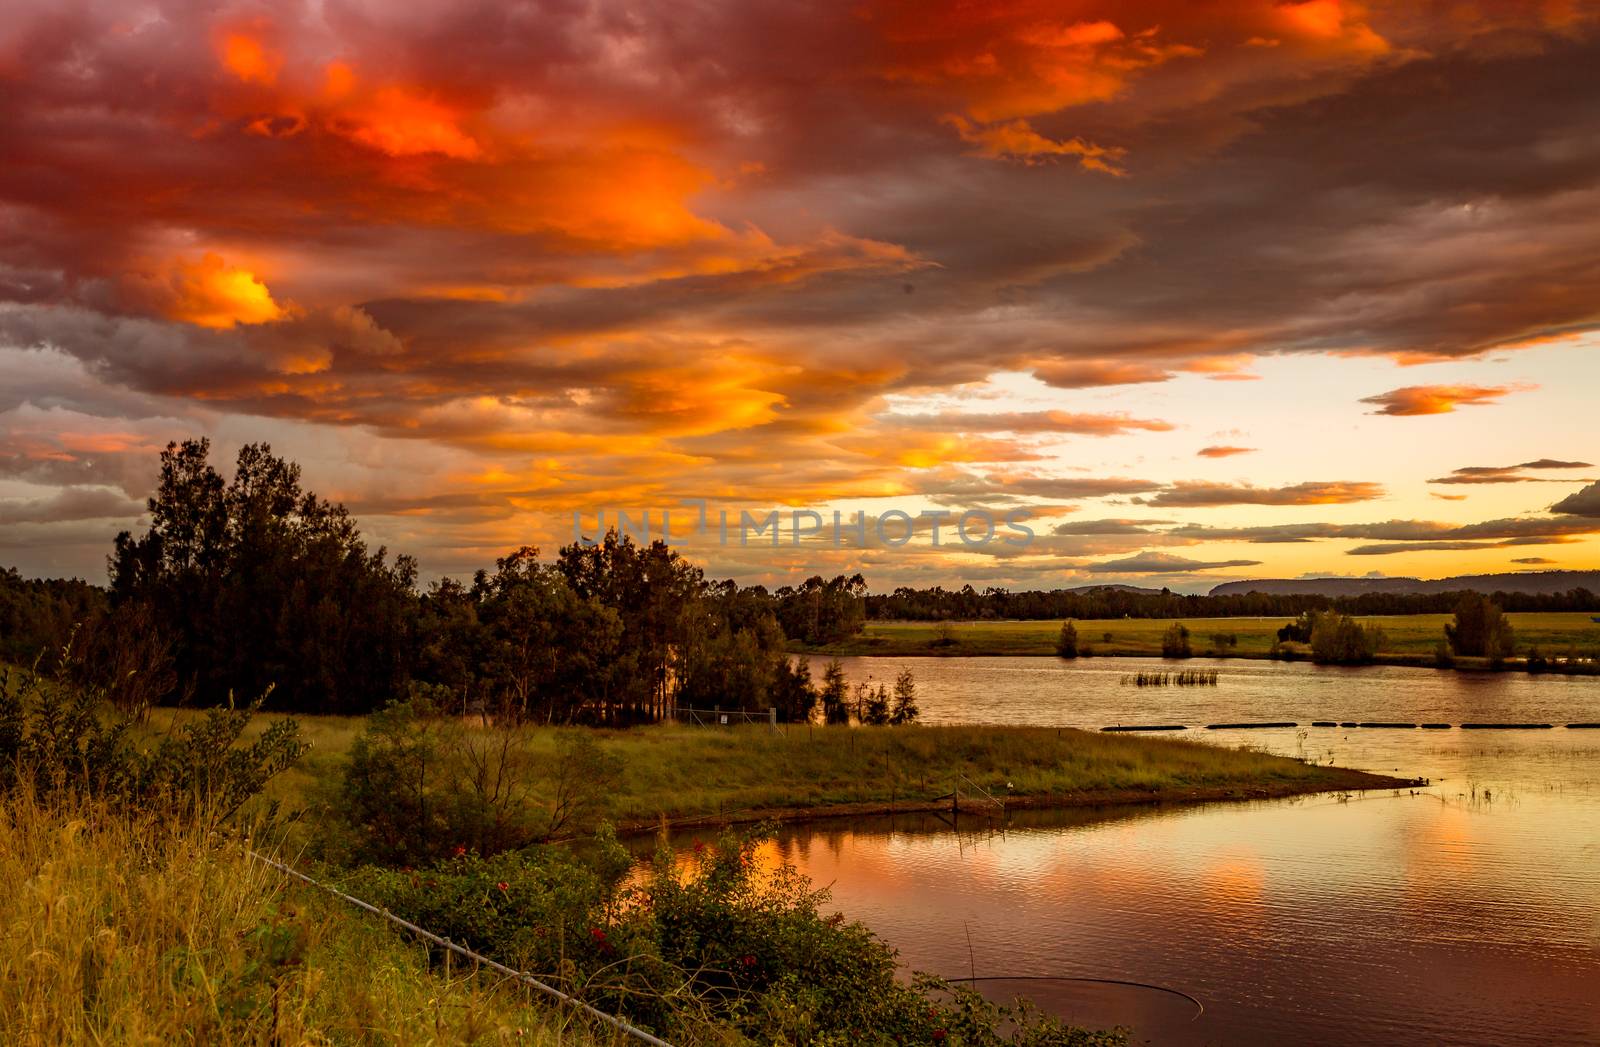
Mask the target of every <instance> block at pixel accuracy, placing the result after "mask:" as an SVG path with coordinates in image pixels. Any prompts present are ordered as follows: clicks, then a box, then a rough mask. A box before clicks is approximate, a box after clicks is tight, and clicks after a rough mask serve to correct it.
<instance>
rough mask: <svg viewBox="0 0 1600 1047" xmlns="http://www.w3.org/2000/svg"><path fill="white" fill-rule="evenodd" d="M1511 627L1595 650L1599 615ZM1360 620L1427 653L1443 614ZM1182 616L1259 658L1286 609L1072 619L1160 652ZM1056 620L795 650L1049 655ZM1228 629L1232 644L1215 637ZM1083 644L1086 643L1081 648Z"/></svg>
mask: <svg viewBox="0 0 1600 1047" xmlns="http://www.w3.org/2000/svg"><path fill="white" fill-rule="evenodd" d="M1506 618H1507V619H1509V620H1510V622H1511V625H1512V628H1513V629H1515V630H1516V641H1517V651H1518V653H1519V654H1521V653H1524V652H1525V651H1526V649H1527V648H1530V647H1534V646H1537V647H1538V648H1539V649H1540V650H1542V651H1543V652H1544V653H1546V654H1549V655H1558V654H1565V653H1567V652H1569V651H1570V650H1572V649H1574V648H1575V649H1576V650H1577V652H1578V653H1580V654H1595V653H1600V622H1595V621H1594V620H1593V616H1591V615H1589V614H1587V613H1583V612H1548V613H1546V612H1526V613H1512V614H1507V615H1506ZM1357 620H1358V621H1360V622H1361V624H1362V625H1363V626H1367V627H1371V626H1376V627H1377V628H1379V629H1381V630H1383V636H1384V643H1383V645H1382V646H1381V648H1380V651H1381V652H1382V653H1386V654H1395V655H1415V656H1429V655H1431V654H1432V653H1433V650H1434V648H1435V647H1436V646H1437V645H1438V643H1439V641H1440V640H1441V639H1442V638H1443V637H1444V626H1445V623H1446V622H1449V621H1451V620H1452V618H1451V616H1450V615H1448V614H1413V615H1383V616H1376V617H1368V618H1358V619H1357ZM1173 621H1181V622H1182V623H1183V624H1184V625H1185V626H1187V627H1188V629H1189V632H1190V643H1191V645H1192V646H1193V649H1194V653H1195V654H1196V655H1197V656H1207V655H1221V656H1225V657H1227V656H1231V657H1238V658H1265V657H1267V654H1268V651H1269V649H1270V648H1271V647H1272V644H1273V642H1274V641H1275V640H1276V639H1277V634H1278V630H1279V629H1281V628H1282V627H1283V626H1284V625H1286V624H1288V623H1289V621H1290V619H1289V618H1287V617H1272V618H1190V619H1165V618H1111V619H1101V620H1087V619H1086V620H1078V621H1075V622H1074V625H1075V626H1076V627H1077V630H1078V644H1079V648H1080V651H1083V653H1085V654H1091V653H1092V654H1094V655H1101V656H1105V655H1134V656H1138V655H1148V656H1154V657H1159V656H1160V654H1161V636H1162V634H1163V633H1164V632H1166V631H1167V629H1168V628H1169V627H1170V626H1171V625H1172V622H1173ZM1060 631H1061V621H1060V620H1051V621H986V622H948V623H946V622H868V623H867V625H866V629H865V630H864V631H863V632H862V633H861V634H859V635H857V636H854V637H851V638H850V639H848V640H845V641H842V642H840V643H836V644H830V645H826V646H823V647H816V648H803V647H797V648H796V650H797V651H802V652H804V653H808V654H811V653H817V654H823V655H841V656H844V655H895V656H901V657H904V656H907V655H1048V654H1054V653H1055V642H1056V636H1057V634H1058V633H1059V632H1060ZM1219 634H1220V635H1224V636H1232V637H1234V638H1235V639H1236V640H1237V645H1236V646H1230V645H1225V644H1223V643H1219V642H1218V641H1217V640H1216V639H1215V637H1217V636H1218V635H1219ZM1084 648H1087V650H1084Z"/></svg>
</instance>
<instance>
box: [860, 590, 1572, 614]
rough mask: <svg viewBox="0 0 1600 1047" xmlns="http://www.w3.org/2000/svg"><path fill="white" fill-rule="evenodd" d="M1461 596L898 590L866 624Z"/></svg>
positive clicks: (1549, 606)
mask: <svg viewBox="0 0 1600 1047" xmlns="http://www.w3.org/2000/svg"><path fill="white" fill-rule="evenodd" d="M1463 595H1464V593H1462V592H1448V593H1415V594H1412V593H1360V594H1357V595H1353V596H1337V597H1334V596H1323V595H1321V594H1318V593H1305V594H1299V595H1292V594H1273V593H1224V594H1221V595H1218V596H1208V595H1198V594H1185V593H1175V592H1172V591H1171V590H1169V589H1162V590H1161V591H1160V592H1140V591H1134V590H1129V589H1124V588H1117V587H1115V586H1101V587H1095V588H1092V589H1056V590H1050V591H1046V590H1039V589H1029V590H1024V591H1018V592H1013V591H1011V590H1009V589H1003V588H994V587H990V588H985V589H982V590H979V589H976V588H974V587H973V586H971V585H966V586H962V587H961V588H960V589H946V588H943V587H942V586H934V587H932V588H929V589H911V588H906V587H902V588H899V589H896V590H895V591H894V592H892V593H889V594H887V595H869V596H868V597H867V598H866V614H867V618H868V619H869V620H871V621H981V620H985V619H991V620H992V619H1014V620H1056V619H1063V618H1077V619H1080V620H1083V619H1089V620H1093V619H1100V618H1276V617H1279V616H1280V615H1281V616H1283V617H1287V618H1293V617H1297V616H1299V615H1301V614H1305V613H1308V612H1312V611H1337V612H1339V613H1340V614H1345V615H1352V616H1357V617H1373V616H1376V615H1390V614H1449V613H1451V612H1453V611H1454V610H1455V609H1456V606H1457V605H1458V604H1459V603H1460V602H1461V599H1462V597H1463ZM1485 595H1488V596H1489V597H1490V598H1491V599H1492V600H1493V601H1494V603H1496V604H1497V605H1499V607H1500V608H1501V609H1502V610H1504V611H1519V612H1520V611H1600V594H1596V593H1594V592H1592V591H1591V590H1589V589H1583V588H1577V589H1572V590H1569V591H1567V592H1564V593H1507V592H1494V593H1489V594H1485Z"/></svg>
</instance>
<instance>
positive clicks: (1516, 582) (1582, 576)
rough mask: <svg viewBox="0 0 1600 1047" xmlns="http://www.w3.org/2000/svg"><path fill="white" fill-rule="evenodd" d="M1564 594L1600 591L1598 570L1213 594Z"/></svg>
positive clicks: (1263, 581) (1280, 581)
mask: <svg viewBox="0 0 1600 1047" xmlns="http://www.w3.org/2000/svg"><path fill="white" fill-rule="evenodd" d="M1463 589H1475V590H1477V591H1478V592H1480V593H1495V592H1500V593H1532V594H1543V593H1564V592H1567V591H1568V590H1571V589H1588V590H1590V591H1592V592H1600V571H1519V572H1517V573H1515V574H1462V575H1457V576H1455V577H1454V578H1435V579H1433V580H1432V581H1424V580H1423V579H1421V578H1260V579H1255V580H1252V581H1248V582H1223V583H1222V584H1221V585H1219V586H1216V587H1215V588H1213V589H1212V590H1211V595H1212V596H1230V595H1234V596H1236V595H1239V594H1241V593H1267V594H1269V595H1272V596H1299V595H1305V594H1310V593H1315V594H1317V595H1318V596H1359V595H1361V594H1362V593H1397V594H1407V593H1419V594H1424V595H1426V594H1432V593H1453V592H1459V591H1461V590H1463Z"/></svg>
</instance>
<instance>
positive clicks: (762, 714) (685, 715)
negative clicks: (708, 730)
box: [671, 705, 783, 734]
mask: <svg viewBox="0 0 1600 1047" xmlns="http://www.w3.org/2000/svg"><path fill="white" fill-rule="evenodd" d="M671 715H672V719H673V720H674V721H675V722H677V723H682V724H690V725H693V726H695V727H734V726H738V725H740V724H762V725H764V726H767V727H771V728H772V729H773V730H774V731H776V732H777V733H779V734H782V733H783V726H782V725H781V724H779V723H778V711H777V710H776V709H763V710H760V711H759V712H751V711H749V710H746V709H720V708H713V709H691V708H689V707H688V706H687V705H676V706H673V707H672V712H671Z"/></svg>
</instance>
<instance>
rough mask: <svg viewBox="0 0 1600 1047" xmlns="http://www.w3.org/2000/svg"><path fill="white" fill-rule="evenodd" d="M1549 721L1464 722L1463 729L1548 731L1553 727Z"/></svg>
mask: <svg viewBox="0 0 1600 1047" xmlns="http://www.w3.org/2000/svg"><path fill="white" fill-rule="evenodd" d="M1554 726H1555V725H1554V724H1549V723H1464V724H1462V725H1461V729H1462V730H1463V731H1548V730H1549V729H1550V728H1552V727H1554Z"/></svg>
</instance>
